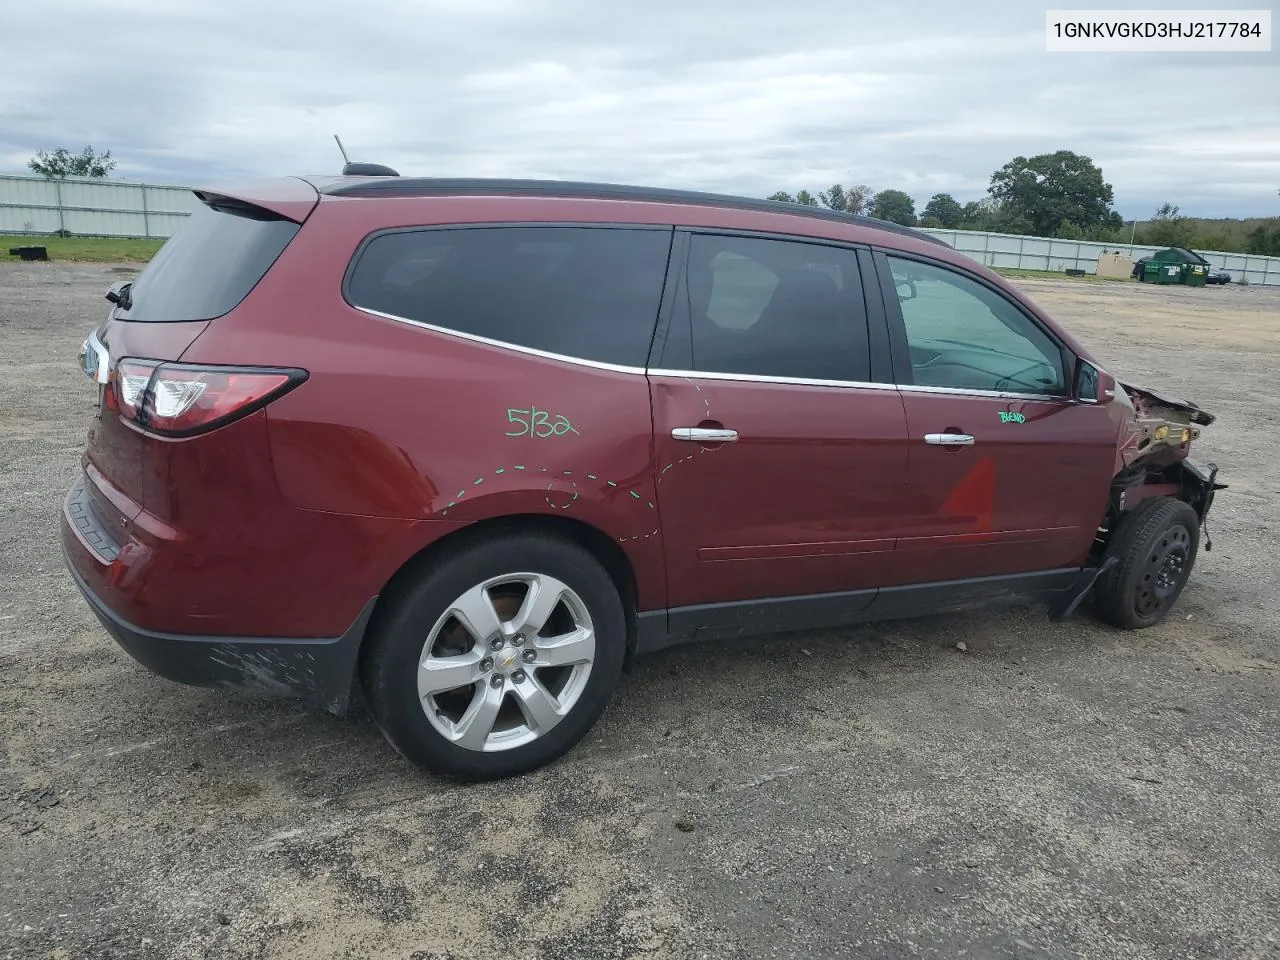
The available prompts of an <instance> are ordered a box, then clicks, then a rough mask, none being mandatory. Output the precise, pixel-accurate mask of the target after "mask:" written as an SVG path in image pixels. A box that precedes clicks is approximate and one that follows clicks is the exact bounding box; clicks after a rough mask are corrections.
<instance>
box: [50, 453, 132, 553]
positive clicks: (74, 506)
mask: <svg viewBox="0 0 1280 960" xmlns="http://www.w3.org/2000/svg"><path fill="white" fill-rule="evenodd" d="M63 509H64V510H65V511H66V515H67V519H68V520H70V521H71V522H72V523H73V524H75V528H76V530H77V531H78V532H79V534H80V536H81V537H83V538H84V542H85V543H86V544H87V545H88V546H89V547H90V548H91V549H92V550H93V552H94V553H96V554H97V555H98V556H99V557H100V558H101V559H102V562H103V563H111V562H112V561H113V560H115V558H116V557H118V556H120V551H121V549H122V548H123V546H124V545H123V544H121V543H120V541H118V540H117V539H116V538H115V537H114V536H112V534H111V532H110V531H109V530H108V529H107V528H106V527H105V526H104V525H103V523H102V521H101V519H99V517H98V514H97V511H95V510H94V509H93V500H92V499H91V497H90V494H89V482H88V478H87V477H86V476H85V475H84V473H81V474H80V477H79V479H77V480H76V482H75V483H74V484H73V485H72V487H71V491H70V492H69V493H68V494H67V499H66V501H65V502H64V504H63Z"/></svg>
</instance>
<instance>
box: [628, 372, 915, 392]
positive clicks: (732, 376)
mask: <svg viewBox="0 0 1280 960" xmlns="http://www.w3.org/2000/svg"><path fill="white" fill-rule="evenodd" d="M649 376H651V377H672V378H674V379H677V380H688V379H691V378H693V377H697V378H698V379H700V380H730V381H742V382H744V383H778V384H788V385H791V386H797V387H843V388H845V389H862V390H896V389H897V387H896V386H895V385H894V384H892V383H871V382H869V381H863V380H813V379H809V378H808V377H767V376H763V375H761V374H758V373H709V372H706V371H703V370H666V369H651V370H650V371H649Z"/></svg>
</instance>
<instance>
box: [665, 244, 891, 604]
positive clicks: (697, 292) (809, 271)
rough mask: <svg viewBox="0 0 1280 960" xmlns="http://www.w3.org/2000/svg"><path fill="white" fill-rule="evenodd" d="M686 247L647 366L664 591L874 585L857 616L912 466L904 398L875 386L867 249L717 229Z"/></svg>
mask: <svg viewBox="0 0 1280 960" xmlns="http://www.w3.org/2000/svg"><path fill="white" fill-rule="evenodd" d="M676 250H677V256H680V257H682V260H681V261H679V262H682V263H683V269H682V270H681V271H680V273H679V275H678V277H677V279H676V287H675V295H674V297H673V298H672V308H671V313H670V318H669V324H668V325H667V326H666V327H665V336H664V337H660V347H659V348H658V351H657V352H659V353H660V356H659V359H658V360H657V361H656V362H655V364H654V366H653V367H652V368H651V370H650V388H651V391H652V397H653V413H654V445H655V452H656V454H657V461H656V465H657V469H658V484H657V491H658V502H659V506H660V510H661V518H662V535H663V541H664V548H665V556H666V567H667V578H668V594H669V603H670V605H671V606H672V607H681V606H690V605H697V604H722V603H726V602H728V601H746V600H752V599H758V598H766V597H787V596H802V595H813V594H821V593H833V592H851V591H852V592H858V591H866V593H865V595H863V594H861V593H858V594H857V595H856V596H853V597H849V598H846V600H847V603H845V604H844V606H845V609H849V608H852V609H855V610H856V609H857V608H858V606H859V605H865V603H869V602H870V599H871V597H872V596H873V595H874V591H873V588H874V587H875V586H876V585H878V584H879V583H880V582H881V578H882V576H883V572H884V570H885V563H886V557H887V556H888V555H889V554H890V553H891V552H892V550H893V548H894V543H895V536H896V533H895V524H896V520H895V517H896V515H897V514H898V513H899V512H900V508H901V504H902V484H903V480H904V477H905V470H906V452H905V445H904V442H903V441H904V439H905V431H906V423H905V418H904V415H903V408H902V400H901V398H900V396H899V395H898V393H897V392H896V391H895V390H894V389H893V388H892V386H891V385H890V384H889V383H887V382H873V379H874V378H873V375H872V373H873V367H874V366H875V365H876V356H877V354H887V350H885V349H884V346H885V345H884V325H883V323H882V322H881V317H880V315H879V314H877V315H876V321H877V322H876V323H875V324H874V325H873V326H872V328H871V329H873V330H875V331H876V333H875V334H874V335H869V332H868V331H869V328H868V322H867V304H866V302H865V301H864V295H863V289H862V280H861V277H862V275H863V273H870V261H869V259H868V260H867V261H866V267H865V269H864V267H863V266H862V265H860V262H859V254H858V252H857V251H855V250H854V249H851V248H847V247H839V246H829V245H824V244H818V243H810V242H802V241H799V240H790V239H780V238H766V237H759V236H743V235H735V234H720V233H702V232H693V233H689V234H687V235H685V236H684V237H682V242H681V243H679V244H678V245H677V248H676ZM673 259H674V258H673ZM877 309H881V308H879V307H878V306H877ZM886 372H887V371H886ZM886 379H887V377H886Z"/></svg>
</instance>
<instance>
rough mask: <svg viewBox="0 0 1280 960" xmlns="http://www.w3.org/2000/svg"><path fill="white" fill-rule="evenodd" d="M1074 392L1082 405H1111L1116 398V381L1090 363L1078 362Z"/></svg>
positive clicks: (1085, 361)
mask: <svg viewBox="0 0 1280 960" xmlns="http://www.w3.org/2000/svg"><path fill="white" fill-rule="evenodd" d="M1072 392H1073V393H1074V394H1075V398H1076V400H1078V401H1079V402H1080V403H1110V402H1111V401H1112V400H1114V399H1115V396H1116V379H1115V377H1113V376H1111V374H1109V373H1107V372H1106V371H1105V370H1099V369H1098V368H1097V367H1095V366H1094V365H1093V364H1092V363H1089V361H1087V360H1078V361H1076V378H1075V386H1074V390H1073V391H1072Z"/></svg>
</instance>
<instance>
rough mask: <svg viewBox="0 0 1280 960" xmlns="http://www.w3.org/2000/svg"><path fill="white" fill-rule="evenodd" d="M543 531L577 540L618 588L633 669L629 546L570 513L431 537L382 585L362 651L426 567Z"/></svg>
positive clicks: (511, 517) (519, 517)
mask: <svg viewBox="0 0 1280 960" xmlns="http://www.w3.org/2000/svg"><path fill="white" fill-rule="evenodd" d="M530 532H542V533H547V534H550V535H552V536H556V537H559V538H561V539H564V540H567V541H569V542H571V543H575V544H577V545H578V546H580V547H582V548H583V549H584V550H586V551H587V552H588V553H590V554H591V555H592V556H593V557H595V559H596V560H597V561H599V563H600V565H601V566H603V567H604V569H605V571H606V572H607V573H608V574H609V579H611V580H612V581H613V583H614V586H615V587H617V589H618V594H619V596H620V597H621V598H622V607H623V610H624V611H626V615H627V653H626V661H625V664H626V667H627V668H628V669H629V668H630V665H631V661H632V659H633V657H634V655H635V647H636V634H637V612H638V611H637V603H638V596H639V588H638V581H637V577H636V569H635V565H634V563H633V562H632V559H631V557H629V556H628V555H627V552H626V550H624V549H623V548H622V546H621V545H620V544H619V543H617V541H616V540H615V539H614V538H613V537H611V536H609V534H607V533H605V532H604V531H603V530H601V529H600V528H599V527H597V526H595V525H593V524H590V523H587V522H585V521H583V520H577V519H574V518H572V517H567V516H555V515H549V514H542V513H519V514H508V515H505V516H498V517H490V518H486V519H483V520H477V521H475V522H474V523H471V524H468V525H467V526H465V527H461V528H459V529H457V530H453V531H451V532H450V533H447V534H445V535H444V536H443V537H440V538H439V539H437V540H433V541H432V542H431V543H429V544H427V545H426V546H425V547H423V548H422V549H420V550H419V551H418V552H417V553H415V554H413V556H411V557H409V558H408V559H407V560H406V561H405V562H404V563H402V564H401V565H400V567H399V569H397V570H396V571H395V573H393V574H392V575H391V577H390V579H389V580H388V581H387V582H386V584H385V585H384V586H383V588H382V590H381V591H380V593H379V594H378V600H377V602H376V604H375V605H374V609H373V615H372V616H371V618H370V621H369V628H368V630H366V631H365V636H364V638H363V639H362V642H361V655H362V656H363V651H364V649H366V647H367V640H368V637H369V636H370V635H372V634H373V633H374V632H375V631H376V629H377V627H378V622H379V614H380V613H381V612H384V611H386V610H387V609H388V608H389V607H390V606H391V604H392V602H393V601H394V599H395V598H396V597H397V596H398V595H399V594H400V593H401V592H402V591H403V590H404V588H405V586H406V585H407V584H409V583H413V582H415V581H416V580H417V579H418V578H419V577H420V576H421V575H422V571H423V569H424V568H425V567H427V566H428V565H430V564H431V563H433V562H435V561H436V560H438V559H440V558H441V557H444V556H447V555H448V554H449V553H456V552H460V551H462V550H465V549H467V548H468V547H469V546H470V545H472V544H475V543H479V542H481V541H484V540H487V539H489V538H491V537H497V536H502V535H503V534H511V533H530Z"/></svg>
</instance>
